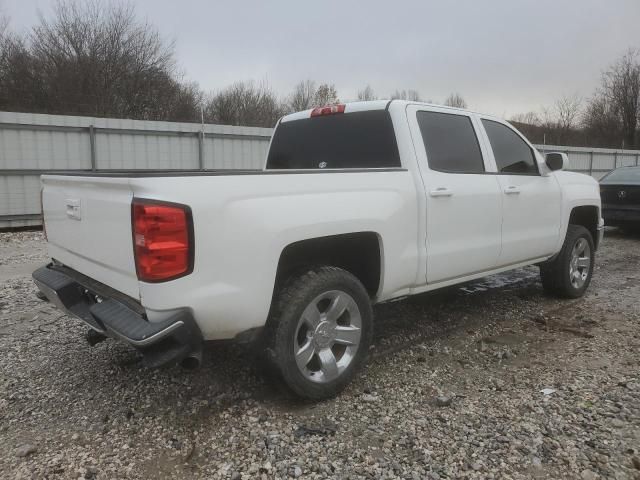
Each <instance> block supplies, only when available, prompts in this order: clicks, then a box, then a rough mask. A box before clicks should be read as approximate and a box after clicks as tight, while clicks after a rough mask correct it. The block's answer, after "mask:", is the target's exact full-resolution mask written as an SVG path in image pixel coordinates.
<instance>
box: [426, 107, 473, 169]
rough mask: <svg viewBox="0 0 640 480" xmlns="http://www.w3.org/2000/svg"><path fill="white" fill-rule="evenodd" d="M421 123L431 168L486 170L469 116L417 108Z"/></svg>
mask: <svg viewBox="0 0 640 480" xmlns="http://www.w3.org/2000/svg"><path fill="white" fill-rule="evenodd" d="M418 125H419V126H420V133H421V134H422V140H423V142H424V148H425V150H426V152H427V162H428V164H429V168H430V169H431V170H437V171H440V172H446V173H483V172H484V163H483V161H482V153H481V152H480V145H479V144H478V138H477V137H476V134H475V131H474V129H473V125H472V124H471V119H470V118H469V117H467V116H465V115H453V114H450V113H439V112H418Z"/></svg>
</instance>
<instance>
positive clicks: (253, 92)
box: [205, 82, 284, 127]
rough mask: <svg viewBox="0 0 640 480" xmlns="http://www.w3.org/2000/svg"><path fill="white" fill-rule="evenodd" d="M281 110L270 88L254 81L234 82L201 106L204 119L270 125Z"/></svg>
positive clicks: (252, 125)
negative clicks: (204, 105)
mask: <svg viewBox="0 0 640 480" xmlns="http://www.w3.org/2000/svg"><path fill="white" fill-rule="evenodd" d="M283 113H284V107H283V106H282V104H281V103H280V102H279V101H278V99H277V97H276V96H275V94H274V93H273V92H272V90H271V88H270V87H269V86H268V85H267V84H266V83H262V84H259V85H256V84H255V83H254V82H236V83H234V84H233V85H231V86H230V87H227V88H225V89H224V90H222V91H221V92H218V93H217V94H214V95H212V96H211V97H210V98H209V100H208V101H207V104H206V107H205V119H206V121H208V122H212V123H220V124H224V125H243V126H251V127H273V126H275V124H276V122H277V121H278V118H280V117H281V116H282V115H283Z"/></svg>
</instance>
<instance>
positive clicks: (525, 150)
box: [481, 118, 562, 266]
mask: <svg viewBox="0 0 640 480" xmlns="http://www.w3.org/2000/svg"><path fill="white" fill-rule="evenodd" d="M481 122H482V125H483V127H484V132H486V136H484V135H485V133H483V138H484V139H485V142H486V143H487V144H488V146H490V150H491V158H492V161H493V162H494V163H495V166H494V167H492V170H493V171H494V172H496V173H495V174H496V175H497V178H498V181H499V182H500V189H501V192H502V196H503V203H502V205H503V206H502V251H501V253H500V258H499V260H498V265H499V266H507V265H512V264H515V263H519V262H525V261H527V260H532V259H536V258H540V257H544V256H547V255H551V254H553V253H554V250H555V248H556V245H557V242H558V236H559V235H560V218H561V213H562V212H561V210H562V209H561V193H560V186H559V185H558V182H557V181H556V179H555V177H554V176H553V175H548V176H542V175H541V174H540V168H539V165H538V160H537V157H536V153H535V151H534V149H533V148H532V147H531V145H529V143H528V142H527V141H526V140H525V139H524V138H523V137H522V136H521V135H520V134H519V133H518V132H517V131H516V130H514V129H513V128H512V127H511V126H510V125H508V124H506V123H503V122H501V121H497V120H494V119H489V118H482V119H481Z"/></svg>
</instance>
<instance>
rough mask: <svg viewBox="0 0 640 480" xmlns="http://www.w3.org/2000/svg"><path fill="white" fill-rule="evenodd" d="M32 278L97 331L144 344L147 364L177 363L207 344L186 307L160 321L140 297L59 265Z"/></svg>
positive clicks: (60, 305) (138, 345) (52, 298)
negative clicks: (148, 314) (137, 299)
mask: <svg viewBox="0 0 640 480" xmlns="http://www.w3.org/2000/svg"><path fill="white" fill-rule="evenodd" d="M33 281H34V282H35V284H36V285H37V286H38V288H39V289H40V291H41V292H42V293H43V294H44V295H45V296H46V297H47V299H49V301H50V302H51V303H53V304H54V305H56V306H57V307H58V308H60V309H61V310H63V311H64V312H66V313H68V314H70V315H73V316H75V317H78V318H79V319H81V320H82V321H84V322H85V323H86V324H87V325H88V326H89V327H91V328H92V329H93V330H95V331H96V332H98V333H101V334H103V335H105V336H109V337H113V338H117V339H120V340H124V341H125V342H127V343H129V344H130V345H131V346H133V347H135V348H137V349H138V350H140V351H141V352H142V353H143V354H144V363H145V364H146V365H147V366H150V367H159V366H162V365H166V364H170V363H177V362H180V361H181V360H183V359H185V358H186V357H188V356H189V355H194V354H198V353H199V352H200V350H201V348H202V334H201V332H200V329H199V328H198V326H197V325H196V322H195V321H194V319H193V316H192V315H191V313H190V312H189V311H187V310H180V311H177V312H176V313H175V314H173V315H172V316H170V317H169V318H167V319H165V320H163V321H161V322H149V321H148V320H147V319H146V315H145V313H144V308H143V307H142V306H141V305H140V304H139V303H137V302H135V300H133V299H131V298H129V297H124V296H123V295H122V294H119V292H116V291H114V290H113V289H111V288H110V287H108V286H106V285H103V284H100V283H98V282H96V281H95V280H91V279H89V278H87V277H84V276H83V275H81V274H79V273H78V272H75V271H73V270H70V269H66V268H64V267H57V266H54V265H47V266H45V267H42V268H39V269H38V270H36V271H35V272H33ZM114 297H115V298H114Z"/></svg>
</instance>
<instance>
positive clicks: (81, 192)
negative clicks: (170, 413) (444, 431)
mask: <svg viewBox="0 0 640 480" xmlns="http://www.w3.org/2000/svg"><path fill="white" fill-rule="evenodd" d="M565 162H566V156H565V155H564V154H562V153H551V154H547V155H546V158H543V157H542V155H541V154H540V153H539V152H538V151H537V150H536V149H535V148H533V147H532V146H531V144H530V143H529V142H528V141H527V140H526V139H525V138H524V137H523V136H522V135H521V134H520V133H518V131H516V130H515V129H514V128H513V127H511V126H510V125H509V124H508V123H506V122H504V121H502V120H500V119H497V118H494V117H491V116H488V115H482V114H478V113H474V112H470V111H466V110H460V109H455V108H446V107H441V106H435V105H428V104H422V103H415V102H406V101H396V100H394V101H373V102H359V103H349V104H345V105H333V106H329V107H322V108H316V109H314V110H309V111H305V112H300V113H295V114H291V115H287V116H285V117H284V118H282V119H281V120H280V122H279V123H278V126H277V127H276V129H275V132H274V136H273V138H272V141H271V145H270V148H269V153H268V156H267V158H266V163H265V167H264V169H263V170H254V171H214V172H211V171H209V172H201V171H198V172H180V173H175V172H173V173H149V172H140V173H134V174H132V173H126V174H122V173H121V174H119V173H87V172H78V173H75V174H73V173H72V174H65V175H44V176H43V177H42V184H43V192H42V196H43V213H44V221H45V227H46V234H47V237H48V246H49V252H50V256H51V258H52V261H51V263H50V264H49V265H47V266H46V267H42V268H40V269H39V270H37V271H35V272H34V274H33V278H34V280H35V282H36V284H37V285H38V287H39V288H40V290H41V291H42V292H43V293H44V294H45V295H46V297H48V299H49V300H51V301H52V302H54V303H56V304H57V305H58V306H59V307H60V308H62V309H63V310H65V311H67V312H69V313H71V314H73V315H75V316H77V317H79V318H81V319H82V320H83V321H84V322H86V323H87V324H88V325H89V327H90V328H91V330H90V332H91V335H90V336H89V338H90V340H91V341H92V342H97V341H100V340H102V339H104V338H105V337H113V338H119V339H122V340H124V341H126V342H128V343H129V344H131V345H132V346H134V347H135V348H137V349H139V350H140V351H141V352H142V353H143V354H144V356H143V359H144V362H145V363H146V364H147V365H149V366H159V365H163V364H168V363H178V362H181V363H183V364H184V365H190V366H195V365H199V363H200V358H201V349H202V346H203V343H204V342H205V341H209V340H221V339H236V340H239V341H242V340H244V341H246V340H261V342H259V343H257V344H258V345H263V346H264V351H265V352H267V356H268V358H270V359H271V361H272V362H273V364H274V365H275V367H276V368H277V370H278V371H279V373H280V374H281V375H282V377H283V379H284V380H285V382H286V384H287V385H289V387H290V388H291V389H292V390H293V391H294V392H295V393H297V394H298V395H301V396H304V397H307V398H312V399H321V398H326V397H330V396H332V395H335V394H336V393H337V392H339V391H340V390H341V389H342V388H344V387H345V385H346V384H347V383H348V382H349V380H350V379H351V378H352V377H353V375H354V373H355V372H356V371H357V370H358V369H359V368H360V367H361V366H362V364H363V363H364V362H365V360H366V357H367V351H368V350H369V347H370V344H371V338H372V329H373V327H374V319H373V313H372V304H375V303H379V302H385V301H388V300H391V299H397V298H399V297H404V296H407V295H413V294H417V293H421V292H426V291H429V290H434V289H437V288H441V287H445V286H449V285H453V284H457V283H461V282H466V281H469V280H472V279H475V278H478V277H482V276H486V275H491V274H494V273H498V272H502V271H505V270H509V269H514V268H519V267H523V266H525V265H531V264H536V265H539V266H540V272H541V276H542V285H543V286H544V288H545V289H546V290H547V291H549V292H550V293H553V294H556V295H559V296H563V297H572V298H575V297H579V296H581V295H582V294H583V293H584V292H585V289H586V288H587V286H588V285H589V282H590V279H591V275H592V272H593V267H594V256H595V251H596V249H597V247H598V244H599V243H600V241H601V238H602V231H603V230H602V229H603V221H602V219H601V214H600V208H601V207H600V194H599V188H598V184H597V182H596V181H595V180H593V179H592V178H591V177H588V176H586V175H582V174H577V173H570V172H564V171H561V170H562V168H563V166H564V165H565Z"/></svg>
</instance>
